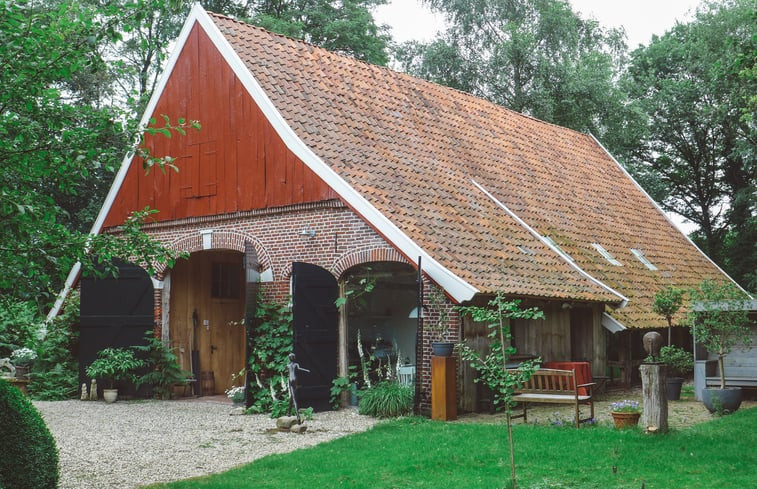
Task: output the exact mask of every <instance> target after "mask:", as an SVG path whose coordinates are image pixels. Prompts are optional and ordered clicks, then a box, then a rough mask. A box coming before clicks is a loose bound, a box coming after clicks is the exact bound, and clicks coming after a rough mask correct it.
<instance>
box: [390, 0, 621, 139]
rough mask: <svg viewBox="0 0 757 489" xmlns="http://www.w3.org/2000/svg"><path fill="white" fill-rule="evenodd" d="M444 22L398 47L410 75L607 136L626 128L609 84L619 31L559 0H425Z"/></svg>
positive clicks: (616, 63)
mask: <svg viewBox="0 0 757 489" xmlns="http://www.w3.org/2000/svg"><path fill="white" fill-rule="evenodd" d="M426 3H427V4H428V5H430V6H431V7H432V8H433V9H436V10H438V11H440V12H442V13H443V14H444V15H445V16H446V20H447V23H448V25H449V28H448V29H447V31H446V32H444V33H443V34H442V35H441V36H440V37H439V38H438V39H436V40H434V41H433V42H431V43H429V44H421V43H417V42H411V43H406V44H404V45H402V46H400V47H399V48H398V49H397V52H396V54H395V56H396V58H397V61H398V63H399V64H400V66H401V68H402V69H403V70H404V71H406V72H409V73H411V74H413V75H416V76H419V77H421V78H425V79H428V80H431V81H434V82H437V83H440V84H443V85H447V86H450V87H453V88H457V89H460V90H463V91H466V92H469V93H472V94H474V95H477V96H480V97H483V98H485V99H487V100H490V101H492V102H494V103H497V104H500V105H504V106H506V107H508V108H511V109H513V110H515V111H518V112H522V113H525V114H528V115H532V116H534V117H537V118H539V119H542V120H545V121H549V122H553V123H555V124H559V125H562V126H566V127H569V128H572V129H575V130H578V131H591V132H592V133H594V134H595V135H596V136H598V137H600V139H607V138H609V139H610V140H612V144H615V142H614V140H615V139H616V138H620V137H621V135H622V133H623V131H616V130H615V129H613V128H614V127H615V126H619V125H621V124H622V123H623V120H622V117H621V116H622V114H623V113H624V111H623V103H622V102H623V94H622V93H621V92H620V91H619V90H618V88H617V87H616V86H615V84H614V80H615V79H616V77H617V76H618V75H619V73H620V68H621V62H622V61H623V56H622V55H623V53H624V52H625V43H624V34H623V32H622V31H619V30H604V29H602V28H601V27H600V26H599V24H598V23H597V22H596V21H594V20H586V19H582V18H581V17H579V16H578V14H576V13H575V12H573V10H571V8H570V5H569V4H568V2H567V1H564V0H512V1H497V0H467V1H460V0H428V1H427V2H426Z"/></svg>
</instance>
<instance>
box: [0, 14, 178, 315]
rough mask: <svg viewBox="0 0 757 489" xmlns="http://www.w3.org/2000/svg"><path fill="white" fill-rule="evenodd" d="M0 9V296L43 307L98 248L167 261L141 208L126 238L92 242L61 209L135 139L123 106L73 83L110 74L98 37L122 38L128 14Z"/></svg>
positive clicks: (112, 165) (111, 165) (99, 251)
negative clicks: (143, 223)
mask: <svg viewBox="0 0 757 489" xmlns="http://www.w3.org/2000/svg"><path fill="white" fill-rule="evenodd" d="M0 12H2V15H0V66H1V67H2V70H0V86H2V87H3V89H2V91H0V161H2V165H0V222H1V223H2V227H3V239H2V242H0V296H2V298H5V299H10V300H27V301H32V302H36V303H37V304H38V305H39V306H40V308H42V307H44V306H45V305H46V304H47V303H48V302H49V300H50V299H51V298H52V296H53V295H54V293H55V292H57V290H58V288H59V287H60V284H61V281H62V278H63V276H64V275H65V273H67V272H68V270H69V269H70V267H71V266H72V265H73V263H74V262H75V261H77V260H82V261H83V263H84V265H85V267H86V266H87V265H88V264H91V263H92V260H93V259H94V258H95V257H94V254H99V256H100V257H104V258H108V257H111V256H121V257H123V258H128V257H129V256H131V255H132V253H135V252H136V251H137V250H141V251H144V252H146V255H144V256H146V257H150V259H156V260H157V259H167V260H171V259H172V256H173V255H172V254H171V253H167V254H166V253H164V251H165V250H161V249H160V248H158V247H154V244H152V243H150V242H149V241H147V240H145V239H144V238H145V236H144V235H142V234H141V233H139V219H140V218H143V217H147V213H143V214H141V215H140V216H139V218H138V219H136V220H134V221H131V222H130V223H129V224H128V225H127V226H126V228H125V231H126V233H125V236H126V237H127V238H128V240H126V241H121V240H116V239H114V238H113V236H101V237H97V238H93V239H91V240H90V238H88V237H87V235H86V232H81V231H78V230H76V229H73V227H72V226H71V216H70V212H68V211H67V210H66V205H65V204H66V202H67V199H76V198H78V194H80V193H82V192H83V191H84V190H89V189H87V188H86V186H83V185H82V182H84V181H85V180H86V179H87V178H88V177H89V176H90V175H91V174H92V173H93V172H99V171H101V170H103V169H105V170H106V171H107V170H111V171H112V169H113V168H115V167H116V165H117V162H118V161H120V159H121V157H122V156H123V150H124V148H125V147H130V146H131V144H132V141H133V140H134V139H133V138H134V137H135V136H136V133H135V132H132V131H129V130H128V129H127V126H126V125H124V124H123V123H122V122H121V121H122V120H124V114H123V113H122V112H120V111H118V110H116V109H115V108H113V107H110V106H102V105H100V104H98V103H95V102H94V101H93V98H92V97H90V96H89V95H88V94H86V93H84V92H85V91H82V90H79V89H78V83H79V82H78V80H81V79H82V78H83V77H85V76H89V75H93V74H95V75H96V74H98V73H104V72H106V63H105V61H104V60H103V58H102V57H101V56H100V47H101V43H108V42H114V41H115V40H116V39H117V38H118V29H117V26H118V25H119V24H120V23H121V22H122V20H121V16H122V15H124V14H125V12H124V11H122V10H121V9H114V8H110V7H108V6H96V5H93V4H91V3H80V2H75V1H60V2H39V3H35V2H24V1H9V0H0ZM69 203H70V202H69ZM136 210H137V209H135V211H136ZM88 243H89V245H88Z"/></svg>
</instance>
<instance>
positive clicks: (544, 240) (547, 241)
mask: <svg viewBox="0 0 757 489" xmlns="http://www.w3.org/2000/svg"><path fill="white" fill-rule="evenodd" d="M470 181H471V182H473V185H475V186H476V187H478V189H479V190H480V191H482V192H483V193H484V194H485V195H486V196H487V197H489V198H490V199H491V200H492V201H493V202H494V203H495V204H497V205H498V206H499V207H500V208H501V209H502V210H504V211H505V212H506V213H507V214H508V215H509V216H510V217H512V218H513V219H515V221H516V222H517V223H518V224H520V225H521V226H523V227H524V228H526V229H527V230H528V232H529V233H531V234H532V235H533V236H534V237H536V238H537V239H538V240H539V241H541V242H542V243H544V244H545V245H547V246H548V247H549V249H551V250H552V251H554V252H555V253H557V255H558V256H559V257H560V258H562V259H563V260H564V261H565V262H566V263H567V264H568V265H570V266H571V267H573V268H574V269H575V270H577V271H578V272H579V273H580V274H581V275H583V276H584V277H586V278H588V279H589V280H591V281H592V282H594V283H595V284H597V285H599V286H600V287H602V288H603V289H605V290H607V291H608V292H610V293H611V294H614V295H616V296H618V298H620V300H621V303H620V307H626V305H628V298H627V297H626V296H624V295H623V294H621V293H620V292H618V291H617V290H615V289H613V288H611V287H609V286H607V285H606V284H604V283H603V282H601V281H599V280H597V279H596V278H594V277H592V276H591V275H589V274H588V273H586V272H585V271H584V270H583V269H582V268H581V267H579V266H578V265H576V263H575V262H574V261H573V260H572V259H571V258H570V257H569V256H568V255H567V254H566V253H565V252H563V251H562V250H561V249H560V248H558V247H557V246H555V245H554V244H553V243H552V240H551V239H549V238H546V237H544V236H542V235H541V234H539V233H538V232H537V231H536V230H535V229H534V228H532V227H531V226H529V225H528V224H526V222H525V221H524V220H523V219H521V218H520V217H518V216H517V215H516V214H515V213H514V212H513V211H511V210H510V209H509V208H508V207H507V206H506V205H505V204H503V203H502V202H500V201H499V200H498V199H497V198H496V197H495V196H493V195H492V194H491V193H489V191H488V190H486V189H485V188H484V187H483V186H481V185H480V184H479V183H478V182H477V181H475V180H473V179H472V178H471V179H470Z"/></svg>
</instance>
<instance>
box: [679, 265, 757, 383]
mask: <svg viewBox="0 0 757 489" xmlns="http://www.w3.org/2000/svg"><path fill="white" fill-rule="evenodd" d="M690 295H691V302H692V308H691V312H689V317H690V320H691V327H692V330H693V333H694V339H695V340H696V342H697V343H699V344H701V345H704V347H705V348H707V350H708V351H710V352H713V353H716V354H717V356H718V371H719V373H720V388H721V389H725V365H724V362H723V359H724V358H725V356H726V355H728V354H729V353H731V351H733V349H734V348H738V347H745V348H746V347H748V346H749V345H750V344H751V342H752V337H751V334H752V332H751V330H750V328H749V326H750V324H751V321H750V320H749V307H748V306H749V302H748V300H747V299H748V298H747V295H746V294H745V293H744V292H743V291H742V290H740V289H738V288H737V287H736V286H735V285H734V284H732V283H730V282H723V283H717V282H713V281H709V280H705V281H704V282H702V283H701V284H700V285H699V287H698V288H696V289H694V290H692V291H691V294H690Z"/></svg>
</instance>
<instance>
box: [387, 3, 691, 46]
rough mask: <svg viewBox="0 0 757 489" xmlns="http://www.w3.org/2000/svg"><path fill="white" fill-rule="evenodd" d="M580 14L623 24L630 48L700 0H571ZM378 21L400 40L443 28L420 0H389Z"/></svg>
mask: <svg viewBox="0 0 757 489" xmlns="http://www.w3.org/2000/svg"><path fill="white" fill-rule="evenodd" d="M570 3H571V4H572V5H573V9H574V10H576V11H578V12H580V13H581V16H582V17H584V18H586V17H594V18H595V19H597V20H598V21H599V23H600V24H601V25H603V26H605V27H620V26H623V27H624V28H625V30H626V35H627V36H628V46H629V48H632V49H633V48H636V47H638V45H639V44H647V43H648V42H649V40H650V39H651V38H652V34H663V33H664V32H665V31H666V30H668V29H669V28H671V27H672V26H673V25H675V23H676V21H677V20H678V21H684V22H685V21H688V20H690V19H691V18H692V13H693V11H694V10H695V9H696V6H697V5H698V4H699V1H697V0H633V1H627V0H570ZM376 19H377V20H378V22H379V23H383V24H388V25H390V26H391V27H392V36H393V37H394V39H395V40H396V41H398V42H402V41H407V40H410V39H419V40H429V39H431V38H433V37H434V34H435V33H436V32H437V31H438V30H439V29H440V28H442V27H443V21H442V17H441V16H440V15H438V14H436V15H435V14H433V13H431V12H430V11H429V10H428V8H426V7H424V6H422V2H421V1H420V0H390V3H389V4H388V5H384V6H381V7H379V8H377V9H376Z"/></svg>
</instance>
